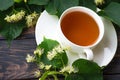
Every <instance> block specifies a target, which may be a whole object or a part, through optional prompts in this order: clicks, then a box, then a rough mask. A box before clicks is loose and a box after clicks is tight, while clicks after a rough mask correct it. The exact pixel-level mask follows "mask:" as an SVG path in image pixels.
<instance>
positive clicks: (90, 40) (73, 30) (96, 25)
mask: <svg viewBox="0 0 120 80" xmlns="http://www.w3.org/2000/svg"><path fill="white" fill-rule="evenodd" d="M58 28H59V37H60V39H61V41H62V42H61V44H62V46H70V47H71V51H72V52H73V53H77V54H78V55H79V57H80V58H83V56H82V55H81V54H85V55H86V57H85V58H86V59H88V60H92V59H93V58H94V53H93V51H92V49H93V48H94V47H95V46H96V45H98V43H100V41H101V40H102V38H103V36H104V24H103V22H102V19H101V18H100V17H99V16H98V15H97V14H96V13H95V12H94V11H92V10H91V9H89V8H86V7H81V6H76V7H71V8H68V9H67V10H65V11H64V12H63V14H62V15H61V16H60V19H59V27H58Z"/></svg>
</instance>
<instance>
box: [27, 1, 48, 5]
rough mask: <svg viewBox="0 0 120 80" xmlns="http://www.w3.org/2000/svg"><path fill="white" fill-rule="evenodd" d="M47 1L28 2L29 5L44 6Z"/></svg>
mask: <svg viewBox="0 0 120 80" xmlns="http://www.w3.org/2000/svg"><path fill="white" fill-rule="evenodd" d="M48 2H49V0H28V3H29V4H35V5H46V4H48Z"/></svg>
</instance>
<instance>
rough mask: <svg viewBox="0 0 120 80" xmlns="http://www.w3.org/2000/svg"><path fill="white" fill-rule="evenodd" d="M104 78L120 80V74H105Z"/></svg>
mask: <svg viewBox="0 0 120 80" xmlns="http://www.w3.org/2000/svg"><path fill="white" fill-rule="evenodd" d="M104 80H120V74H115V75H104Z"/></svg>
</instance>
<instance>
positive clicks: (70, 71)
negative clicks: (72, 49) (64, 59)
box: [60, 66, 74, 74]
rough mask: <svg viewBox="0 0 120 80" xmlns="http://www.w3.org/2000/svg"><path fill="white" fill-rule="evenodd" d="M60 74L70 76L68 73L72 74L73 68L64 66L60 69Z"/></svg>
mask: <svg viewBox="0 0 120 80" xmlns="http://www.w3.org/2000/svg"><path fill="white" fill-rule="evenodd" d="M60 72H62V73H64V72H68V73H69V74H70V73H72V72H74V68H73V67H72V66H66V67H64V68H62V69H61V71H60Z"/></svg>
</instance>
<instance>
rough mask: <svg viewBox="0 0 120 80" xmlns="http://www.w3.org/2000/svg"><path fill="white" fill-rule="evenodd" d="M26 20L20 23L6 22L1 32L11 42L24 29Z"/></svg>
mask: <svg viewBox="0 0 120 80" xmlns="http://www.w3.org/2000/svg"><path fill="white" fill-rule="evenodd" d="M24 25H25V24H24V22H18V23H13V24H12V23H4V25H2V28H1V30H0V34H1V35H2V36H4V37H5V38H6V39H7V41H8V42H9V43H10V42H11V41H12V40H13V39H15V38H17V37H18V36H19V35H20V34H21V33H22V31H23V28H24Z"/></svg>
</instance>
